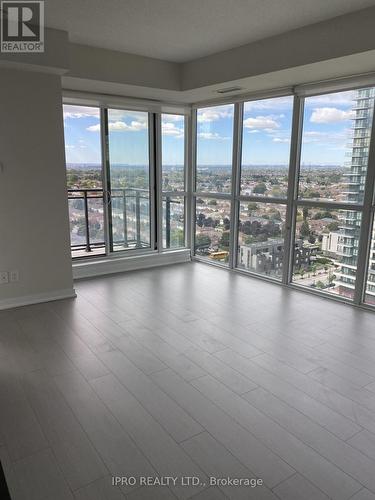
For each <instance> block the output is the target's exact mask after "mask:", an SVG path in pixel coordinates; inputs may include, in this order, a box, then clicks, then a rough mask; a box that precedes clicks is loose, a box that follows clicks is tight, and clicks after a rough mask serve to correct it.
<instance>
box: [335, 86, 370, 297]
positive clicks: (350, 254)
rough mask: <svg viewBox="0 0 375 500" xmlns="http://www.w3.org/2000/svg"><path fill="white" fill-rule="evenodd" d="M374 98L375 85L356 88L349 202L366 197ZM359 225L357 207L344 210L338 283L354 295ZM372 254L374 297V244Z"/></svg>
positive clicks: (345, 292) (346, 293) (348, 175)
mask: <svg viewBox="0 0 375 500" xmlns="http://www.w3.org/2000/svg"><path fill="white" fill-rule="evenodd" d="M374 98H375V88H367V89H361V90H358V91H357V92H356V96H355V104H354V106H353V112H354V117H353V134H352V137H353V139H352V143H351V144H350V150H349V151H348V155H349V156H350V161H349V171H348V172H347V173H345V174H344V176H345V177H346V187H347V190H346V191H345V193H344V194H345V195H346V201H348V202H350V203H362V201H363V196H364V190H365V181H366V172H367V165H368V155H369V145H370V136H371V125H372V114H373V108H374ZM360 226H361V214H360V213H359V212H356V211H354V210H347V211H345V213H344V216H343V218H342V224H341V225H340V229H341V230H340V237H339V241H338V245H337V254H338V257H339V261H340V264H341V266H340V271H339V272H337V273H336V278H337V279H336V285H337V287H338V292H339V294H340V295H343V296H347V297H352V296H353V294H354V287H355V275H356V267H357V256H358V245H359V235H360ZM373 242H374V238H373ZM373 244H374V243H373ZM370 258H371V259H372V260H371V262H370V273H369V276H368V281H369V282H370V283H372V285H371V284H369V285H368V287H367V290H368V292H367V293H370V294H373V295H374V299H375V248H372V250H371V256H370ZM371 267H373V269H372V270H371Z"/></svg>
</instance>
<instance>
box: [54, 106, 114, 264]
mask: <svg viewBox="0 0 375 500" xmlns="http://www.w3.org/2000/svg"><path fill="white" fill-rule="evenodd" d="M63 112H64V132H65V157H66V177H67V188H68V206H69V222H70V240H71V251H72V257H85V256H89V255H93V256H94V255H103V254H105V253H106V249H105V204H104V196H103V193H104V191H103V186H104V180H103V168H102V149H101V139H100V132H101V124H100V109H99V108H98V107H93V106H73V105H65V106H64V109H63Z"/></svg>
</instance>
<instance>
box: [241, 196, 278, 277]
mask: <svg viewBox="0 0 375 500" xmlns="http://www.w3.org/2000/svg"><path fill="white" fill-rule="evenodd" d="M285 215H286V207H285V205H279V204H273V203H258V202H257V203H255V202H247V203H241V204H240V213H239V227H238V257H237V266H238V267H239V268H240V269H245V270H247V271H251V272H254V273H257V274H263V275H266V276H270V277H273V278H277V279H281V277H282V271H283V259H284V236H285V234H284V230H285Z"/></svg>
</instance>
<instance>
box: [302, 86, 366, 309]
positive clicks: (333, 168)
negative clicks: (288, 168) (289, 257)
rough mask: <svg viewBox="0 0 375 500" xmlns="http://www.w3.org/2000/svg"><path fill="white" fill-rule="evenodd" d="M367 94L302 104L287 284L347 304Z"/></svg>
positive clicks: (356, 233) (354, 254)
mask: <svg viewBox="0 0 375 500" xmlns="http://www.w3.org/2000/svg"><path fill="white" fill-rule="evenodd" d="M368 92H369V90H368V89H363V90H362V89H361V90H355V91H346V92H338V93H332V94H325V95H317V96H311V97H306V98H305V100H304V113H303V124H302V127H303V131H302V142H301V154H300V167H299V180H298V195H297V204H296V218H295V232H294V263H293V283H296V284H298V285H301V286H304V287H308V288H315V289H318V290H320V291H323V292H325V293H329V294H334V295H338V296H342V297H346V298H348V299H350V300H352V299H353V298H354V295H355V286H356V275H357V265H358V247H359V240H360V233H361V221H362V209H363V201H364V191H365V181H366V174H367V166H368V155H369V144H370V135H371V127H372V113H373V100H368V99H367V97H366V96H367V94H368ZM365 101H366V102H365Z"/></svg>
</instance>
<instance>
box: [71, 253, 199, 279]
mask: <svg viewBox="0 0 375 500" xmlns="http://www.w3.org/2000/svg"><path fill="white" fill-rule="evenodd" d="M190 260H191V258H190V250H188V249H183V250H174V251H170V252H164V253H149V254H143V255H133V256H131V257H130V256H128V257H118V258H106V259H92V260H91V261H85V262H76V263H74V264H73V278H74V279H81V278H91V277H93V276H103V275H105V274H115V273H123V272H126V271H135V270H137V269H146V268H149V267H157V266H167V265H171V264H180V263H183V262H190Z"/></svg>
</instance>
